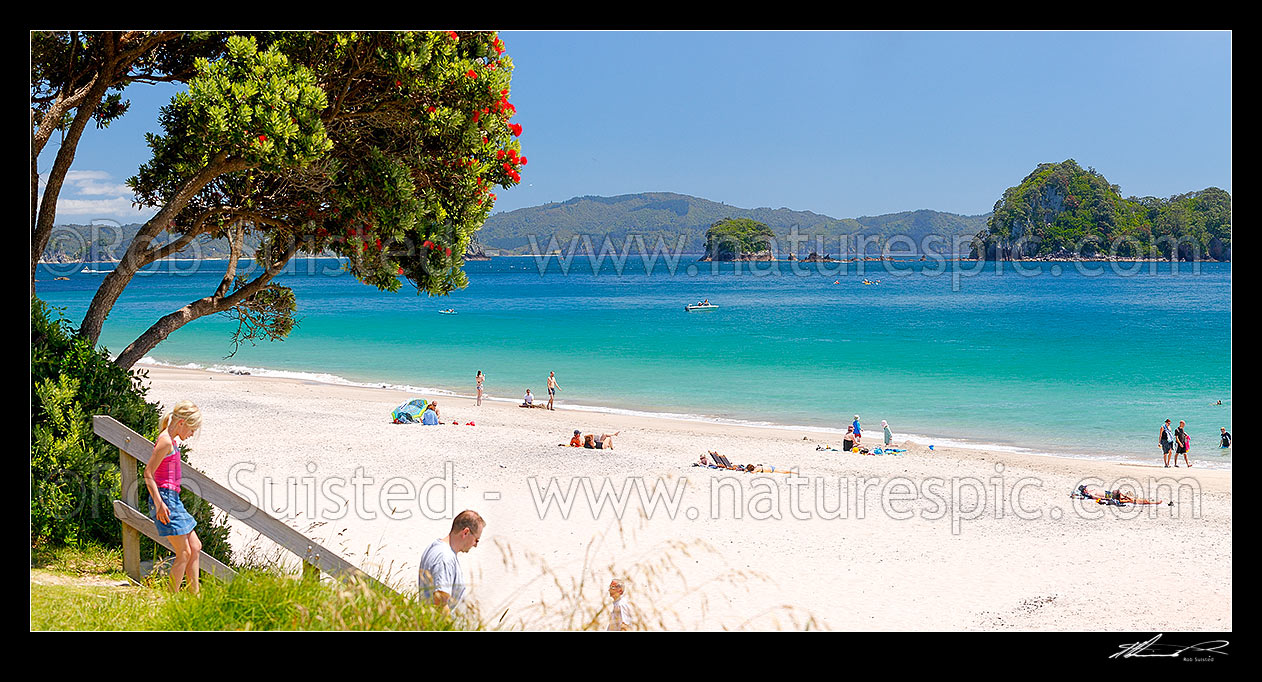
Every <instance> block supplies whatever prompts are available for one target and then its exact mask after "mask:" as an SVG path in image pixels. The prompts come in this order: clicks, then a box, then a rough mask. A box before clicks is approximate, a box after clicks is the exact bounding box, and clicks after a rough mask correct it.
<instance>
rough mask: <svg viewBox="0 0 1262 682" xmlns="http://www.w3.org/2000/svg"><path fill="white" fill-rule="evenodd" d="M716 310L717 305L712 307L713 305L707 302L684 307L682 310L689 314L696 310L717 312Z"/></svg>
mask: <svg viewBox="0 0 1262 682" xmlns="http://www.w3.org/2000/svg"><path fill="white" fill-rule="evenodd" d="M718 309H719V307H718V306H717V305H714V304H713V303H710V302H709V301H703V302H701V303H693V304H691V305H686V306H684V310H686V311H688V312H690V313H691V312H693V311H696V310H718Z"/></svg>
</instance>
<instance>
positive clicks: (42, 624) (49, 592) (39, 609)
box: [31, 583, 161, 630]
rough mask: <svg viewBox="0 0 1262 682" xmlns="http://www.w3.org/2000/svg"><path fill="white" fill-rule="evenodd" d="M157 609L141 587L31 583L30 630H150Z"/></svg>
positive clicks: (158, 603) (154, 598)
mask: <svg viewBox="0 0 1262 682" xmlns="http://www.w3.org/2000/svg"><path fill="white" fill-rule="evenodd" d="M160 607H161V598H160V597H159V596H158V595H157V593H156V592H155V591H154V590H151V589H148V588H143V587H96V586H91V587H89V586H79V585H38V584H35V583H31V629H32V630H152V629H154V626H153V625H152V623H153V622H154V616H155V614H156V613H157V611H158V609H159V608H160Z"/></svg>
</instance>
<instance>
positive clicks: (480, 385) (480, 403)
mask: <svg viewBox="0 0 1262 682" xmlns="http://www.w3.org/2000/svg"><path fill="white" fill-rule="evenodd" d="M483 378H484V377H483V376H482V370H478V377H477V382H478V407H482V379H483Z"/></svg>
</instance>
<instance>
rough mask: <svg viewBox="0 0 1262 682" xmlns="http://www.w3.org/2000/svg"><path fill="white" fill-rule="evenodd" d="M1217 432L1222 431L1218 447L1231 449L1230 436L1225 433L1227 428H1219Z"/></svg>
mask: <svg viewBox="0 0 1262 682" xmlns="http://www.w3.org/2000/svg"><path fill="white" fill-rule="evenodd" d="M1219 430H1221V431H1222V435H1220V436H1219V437H1218V447H1220V448H1229V447H1231V434H1230V433H1227V427H1226V426H1221V427H1219Z"/></svg>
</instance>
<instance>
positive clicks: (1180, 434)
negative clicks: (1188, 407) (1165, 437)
mask: <svg viewBox="0 0 1262 682" xmlns="http://www.w3.org/2000/svg"><path fill="white" fill-rule="evenodd" d="M1188 444H1189V442H1188V434H1187V431H1186V430H1185V424H1184V423H1183V420H1182V419H1180V420H1179V428H1177V429H1175V430H1174V466H1175V467H1178V466H1179V455H1183V463H1184V464H1187V461H1188ZM1188 466H1192V465H1191V464H1188Z"/></svg>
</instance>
